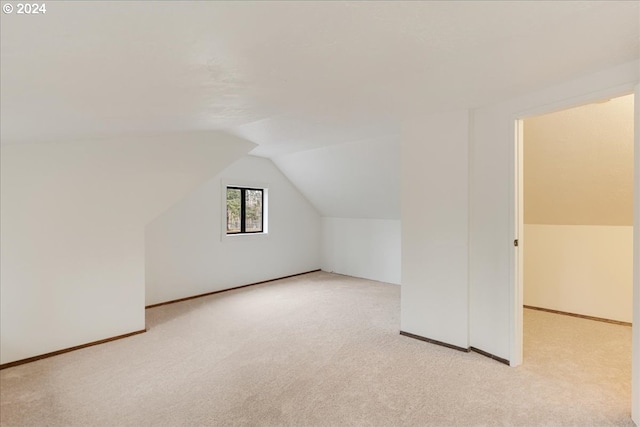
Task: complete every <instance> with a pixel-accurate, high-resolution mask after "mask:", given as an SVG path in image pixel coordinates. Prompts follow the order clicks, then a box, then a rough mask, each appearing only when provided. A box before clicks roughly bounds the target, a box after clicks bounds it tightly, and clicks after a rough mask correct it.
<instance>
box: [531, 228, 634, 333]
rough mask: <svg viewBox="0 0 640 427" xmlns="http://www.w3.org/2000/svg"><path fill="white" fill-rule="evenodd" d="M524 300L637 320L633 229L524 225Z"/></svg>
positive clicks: (554, 308) (580, 311)
mask: <svg viewBox="0 0 640 427" xmlns="http://www.w3.org/2000/svg"><path fill="white" fill-rule="evenodd" d="M524 236H525V237H524V238H525V240H526V247H524V250H525V257H524V259H525V263H524V282H525V288H524V303H525V305H530V306H534V307H542V308H549V309H553V310H560V311H566V312H569V313H577V314H584V315H587V316H595V317H602V318H605V319H612V320H619V321H623V322H631V321H632V302H633V299H632V290H633V287H632V284H633V281H632V277H633V256H632V255H633V227H630V226H604V225H600V226H598V225H546V224H544V225H541V224H526V225H525V226H524Z"/></svg>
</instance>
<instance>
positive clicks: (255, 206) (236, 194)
mask: <svg viewBox="0 0 640 427" xmlns="http://www.w3.org/2000/svg"><path fill="white" fill-rule="evenodd" d="M263 196H264V191H263V190H262V189H261V188H243V187H227V234H241V233H262V231H263V225H264V223H263V210H262V206H263V203H262V202H263Z"/></svg>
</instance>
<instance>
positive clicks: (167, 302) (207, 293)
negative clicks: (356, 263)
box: [145, 268, 322, 309]
mask: <svg viewBox="0 0 640 427" xmlns="http://www.w3.org/2000/svg"><path fill="white" fill-rule="evenodd" d="M318 271H322V270H321V269H319V268H318V269H316V270H310V271H305V272H303V273H296V274H290V275H288V276H283V277H276V278H274V279H269V280H263V281H261V282H255V283H249V284H246V285H240V286H234V287H233V288H227V289H220V290H218V291H211V292H206V293H204V294H198V295H192V296H190V297H184V298H178V299H174V300H169V301H165V302H159V303H156V304H150V305H147V306H145V309H149V308H155V307H160V306H162V305H168V304H175V303H177V302H182V301H189V300H192V299H196V298H202V297H206V296H209V295H215V294H219V293H222V292H228V291H233V290H236V289H242V288H246V287H249V286H255V285H261V284H263V283H269V282H275V281H276V280H283V279H289V278H291V277H296V276H303V275H305V274H311V273H316V272H318Z"/></svg>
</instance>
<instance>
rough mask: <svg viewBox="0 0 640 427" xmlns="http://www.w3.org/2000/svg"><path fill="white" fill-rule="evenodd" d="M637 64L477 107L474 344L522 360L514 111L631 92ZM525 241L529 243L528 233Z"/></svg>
mask: <svg viewBox="0 0 640 427" xmlns="http://www.w3.org/2000/svg"><path fill="white" fill-rule="evenodd" d="M638 69H639V67H638V62H637V61H634V62H632V63H628V64H623V65H620V66H618V67H614V68H611V69H608V70H604V71H602V72H599V73H596V74H591V75H588V76H583V77H580V78H576V79H575V80H572V81H568V82H566V83H564V84H562V85H558V86H554V87H551V88H548V89H545V90H540V91H537V92H535V93H530V94H528V95H525V96H522V97H519V98H516V99H512V100H509V101H506V102H503V103H500V104H497V105H492V106H487V107H484V108H481V109H478V110H475V111H474V114H473V123H474V127H473V134H472V146H471V153H470V155H471V180H470V182H471V189H470V190H471V198H470V203H471V205H470V211H471V221H470V235H469V238H470V253H469V254H470V255H469V256H470V258H469V269H470V325H471V326H470V340H471V345H472V346H474V347H477V348H480V349H482V350H485V351H488V352H490V353H492V354H495V355H496V356H499V357H503V358H506V359H509V360H510V361H511V362H512V363H513V364H518V363H520V360H521V353H520V350H519V348H520V347H519V346H520V343H521V341H520V343H519V341H518V338H517V337H518V332H517V331H518V328H519V327H518V325H515V323H514V322H515V319H516V312H515V310H517V307H516V301H517V299H518V296H517V294H516V293H517V289H516V287H515V284H514V283H515V281H514V278H515V273H514V267H515V262H514V256H515V250H514V247H513V239H514V238H515V237H516V236H515V235H514V234H515V213H514V206H515V202H514V182H515V180H514V175H513V173H514V134H515V119H516V118H521V117H527V116H532V115H535V114H541V113H547V112H550V111H553V110H560V109H564V108H568V107H571V106H576V105H580V104H583V103H586V102H590V101H595V100H598V99H603V98H608V97H613V96H618V95H622V94H624V93H629V92H630V91H631V90H632V88H633V85H634V84H635V82H637V81H638ZM404 226H405V225H404V224H403V228H404ZM523 244H524V247H525V250H526V244H527V243H526V238H525V239H524V240H523ZM636 244H637V242H636ZM404 256H405V253H404V252H403V257H404ZM460 266H461V267H464V264H463V263H460ZM635 303H636V307H637V306H638V302H637V301H635ZM636 310H637V308H636Z"/></svg>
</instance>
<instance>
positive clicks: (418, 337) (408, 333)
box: [400, 331, 470, 353]
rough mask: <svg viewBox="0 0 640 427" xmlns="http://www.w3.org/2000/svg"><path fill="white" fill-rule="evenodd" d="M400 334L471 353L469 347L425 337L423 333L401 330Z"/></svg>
mask: <svg viewBox="0 0 640 427" xmlns="http://www.w3.org/2000/svg"><path fill="white" fill-rule="evenodd" d="M400 335H403V336H405V337H409V338H413V339H416V340H419V341H424V342H428V343H429V344H435V345H439V346H442V347H447V348H451V349H453V350H458V351H462V352H464V353H469V351H470V350H469V349H468V348H464V347H458V346H457V345H453V344H449V343H446V342H442V341H438V340H434V339H431V338H427V337H423V336H421V335H416V334H412V333H410V332H405V331H400Z"/></svg>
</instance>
